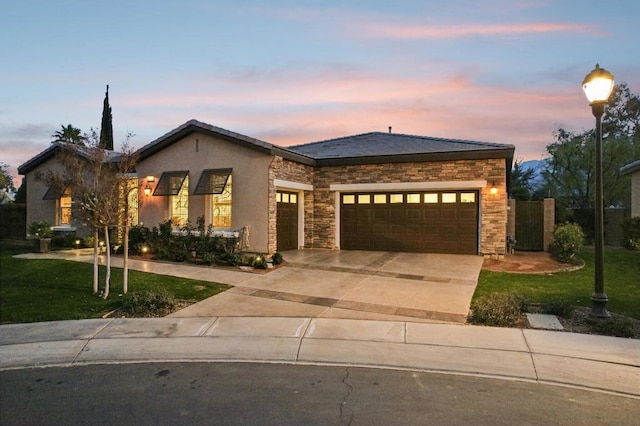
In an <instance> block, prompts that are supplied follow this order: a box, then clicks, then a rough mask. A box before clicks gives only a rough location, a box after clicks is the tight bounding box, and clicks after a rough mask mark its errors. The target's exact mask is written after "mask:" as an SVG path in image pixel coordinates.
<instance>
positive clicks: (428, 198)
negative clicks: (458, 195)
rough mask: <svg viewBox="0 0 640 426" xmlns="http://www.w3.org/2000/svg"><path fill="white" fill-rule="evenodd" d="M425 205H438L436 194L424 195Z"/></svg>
mask: <svg viewBox="0 0 640 426" xmlns="http://www.w3.org/2000/svg"><path fill="white" fill-rule="evenodd" d="M424 202H425V204H438V194H424Z"/></svg>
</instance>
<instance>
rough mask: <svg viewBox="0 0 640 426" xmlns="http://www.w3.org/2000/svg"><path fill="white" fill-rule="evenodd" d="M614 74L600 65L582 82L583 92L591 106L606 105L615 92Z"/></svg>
mask: <svg viewBox="0 0 640 426" xmlns="http://www.w3.org/2000/svg"><path fill="white" fill-rule="evenodd" d="M613 83H614V82H613V74H611V73H610V72H609V71H607V70H605V69H604V68H600V65H599V64H596V67H595V69H594V70H593V71H591V72H590V73H589V74H587V76H586V77H585V78H584V80H583V81H582V90H584V94H585V95H586V96H587V100H588V101H589V104H590V105H591V106H596V105H602V106H604V104H606V103H607V102H608V101H609V96H611V92H612V91H613Z"/></svg>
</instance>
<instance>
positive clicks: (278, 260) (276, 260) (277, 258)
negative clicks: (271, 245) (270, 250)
mask: <svg viewBox="0 0 640 426" xmlns="http://www.w3.org/2000/svg"><path fill="white" fill-rule="evenodd" d="M282 260H283V259H282V254H280V253H277V252H276V253H274V254H273V256H271V261H272V262H273V264H274V265H279V264H281V263H282Z"/></svg>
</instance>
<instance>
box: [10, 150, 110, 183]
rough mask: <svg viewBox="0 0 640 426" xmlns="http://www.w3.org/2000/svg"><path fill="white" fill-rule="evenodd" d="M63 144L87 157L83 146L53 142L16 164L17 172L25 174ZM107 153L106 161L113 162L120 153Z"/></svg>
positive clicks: (47, 159) (48, 157)
mask: <svg viewBox="0 0 640 426" xmlns="http://www.w3.org/2000/svg"><path fill="white" fill-rule="evenodd" d="M65 146H70V147H73V148H77V149H76V154H78V155H79V156H80V157H83V158H86V157H87V153H86V152H85V150H84V148H85V147H83V146H79V145H78V146H74V145H68V144H65V143H62V142H53V143H52V144H51V145H49V146H48V147H47V149H45V150H44V151H42V152H40V153H39V154H37V155H35V156H34V157H33V158H31V159H29V160H27V161H25V162H24V163H22V164H21V165H19V166H18V173H19V174H21V175H26V174H27V173H29V172H30V171H31V170H33V169H35V168H36V167H38V166H39V165H40V164H42V163H44V162H46V161H49V159H50V158H52V157H53V156H55V155H56V154H57V153H58V151H60V150H61V149H63V148H64V147H65ZM106 154H107V161H108V162H114V161H117V160H118V158H120V155H121V153H119V152H114V151H106Z"/></svg>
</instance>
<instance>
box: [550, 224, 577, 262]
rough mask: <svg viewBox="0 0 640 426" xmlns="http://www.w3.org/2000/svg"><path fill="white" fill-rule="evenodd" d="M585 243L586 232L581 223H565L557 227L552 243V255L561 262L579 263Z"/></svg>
mask: <svg viewBox="0 0 640 426" xmlns="http://www.w3.org/2000/svg"><path fill="white" fill-rule="evenodd" d="M583 244H584V232H582V229H581V228H580V225H578V224H575V223H565V224H564V225H560V226H558V227H557V228H556V230H555V232H554V233H553V243H551V256H552V257H553V258H554V259H556V260H557V261H559V262H563V263H571V264H578V263H580V262H581V261H582V258H581V257H580V253H581V252H582V245H583Z"/></svg>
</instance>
